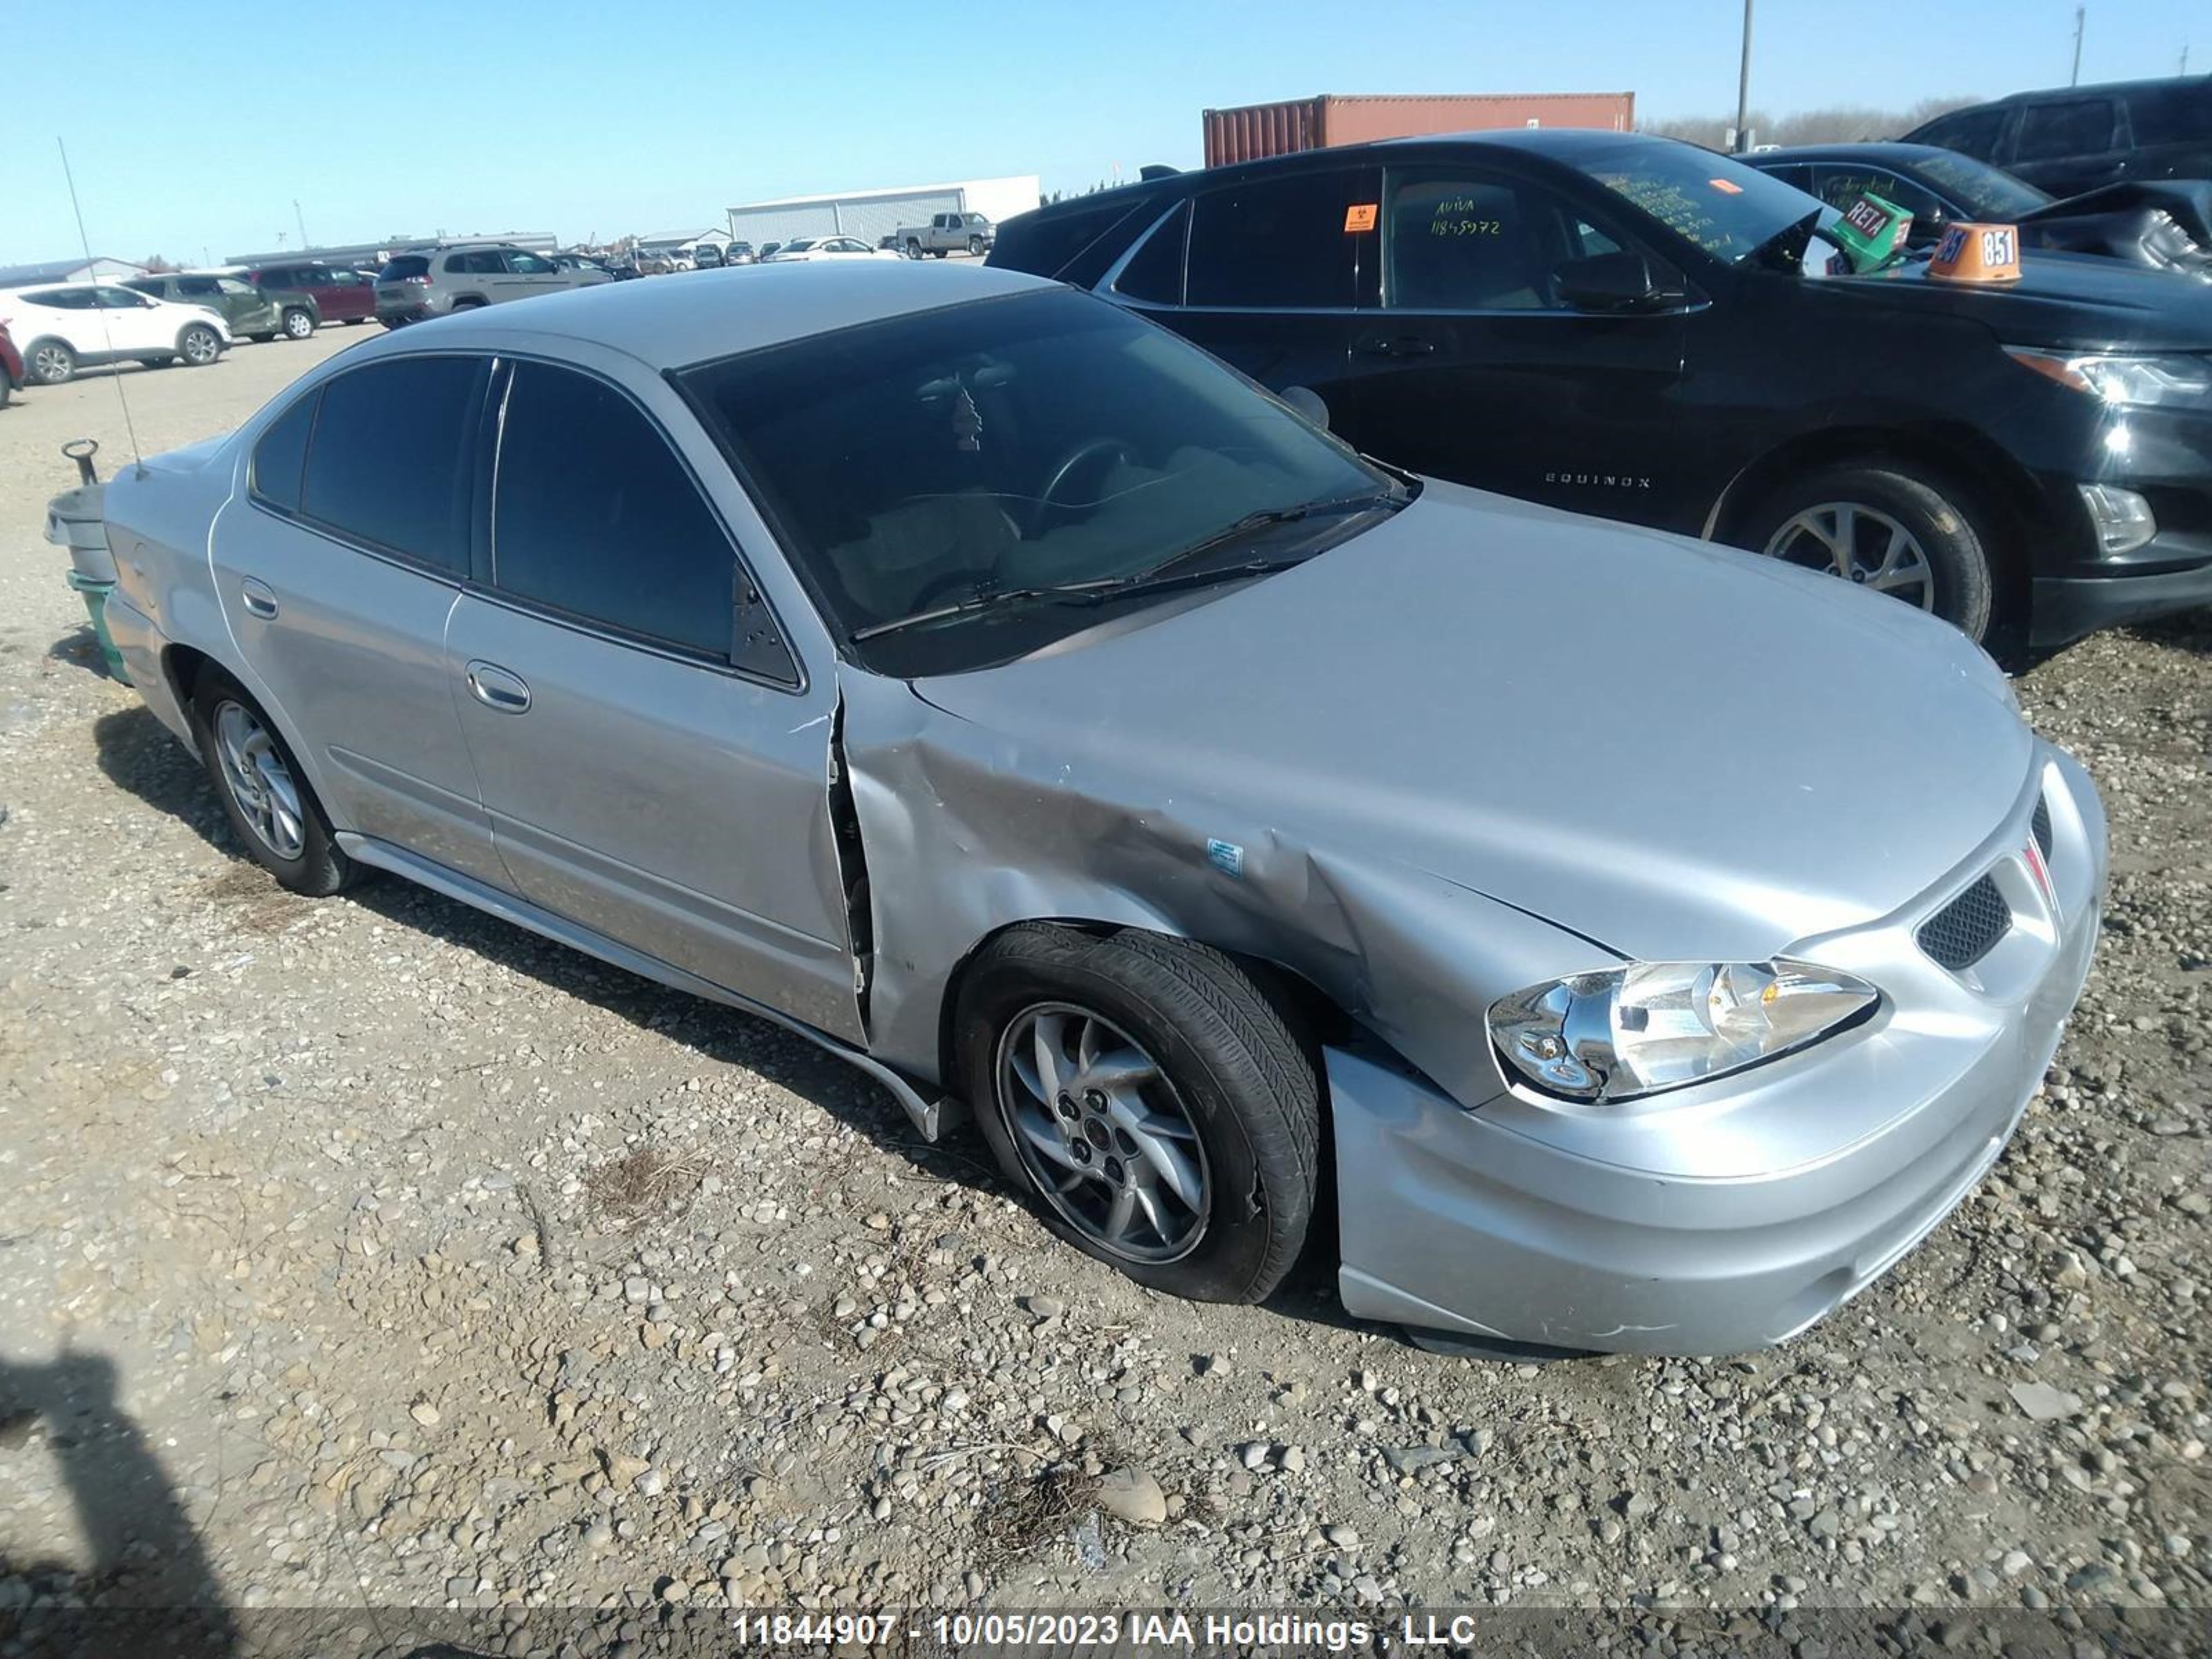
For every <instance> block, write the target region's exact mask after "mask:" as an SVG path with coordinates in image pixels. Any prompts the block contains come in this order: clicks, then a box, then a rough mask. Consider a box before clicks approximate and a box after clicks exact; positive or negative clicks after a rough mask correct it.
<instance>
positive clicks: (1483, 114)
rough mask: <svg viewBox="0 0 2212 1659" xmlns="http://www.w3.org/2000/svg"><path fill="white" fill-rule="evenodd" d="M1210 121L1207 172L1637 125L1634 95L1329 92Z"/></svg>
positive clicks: (1212, 113)
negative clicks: (1264, 160) (1345, 147)
mask: <svg viewBox="0 0 2212 1659" xmlns="http://www.w3.org/2000/svg"><path fill="white" fill-rule="evenodd" d="M1205 122H1206V166H1208V167H1222V166H1225V165H1226V164H1228V163H1229V162H1231V161H1258V160H1260V159H1261V157H1262V156H1267V155H1290V154H1291V152H1292V151H1294V150H1301V149H1328V148H1329V147H1330V146H1332V145H1336V144H1362V143H1367V142H1368V141H1369V140H1370V139H1374V138H1411V137H1417V136H1419V135H1421V134H1424V133H1431V132H1483V131H1496V130H1497V129H1498V128H1500V127H1601V128H1603V129H1605V130H1606V131H1612V132H1626V131H1630V130H1631V129H1632V128H1633V127H1634V126H1635V125H1636V94H1634V93H1632V92H1474V93H1464V94H1460V93H1453V94H1441V95H1437V96H1422V95H1418V94H1409V95H1407V96H1405V97H1396V96H1391V95H1388V94H1383V95H1376V96H1362V95H1358V94H1352V95H1348V96H1347V95H1346V94H1339V93H1329V92H1325V93H1322V94H1320V95H1319V96H1317V97H1313V98H1285V99H1284V100H1282V101H1281V102H1279V103H1274V104H1246V105H1243V106H1240V107H1238V108H1236V109H1210V110H1207V111H1206V112H1205Z"/></svg>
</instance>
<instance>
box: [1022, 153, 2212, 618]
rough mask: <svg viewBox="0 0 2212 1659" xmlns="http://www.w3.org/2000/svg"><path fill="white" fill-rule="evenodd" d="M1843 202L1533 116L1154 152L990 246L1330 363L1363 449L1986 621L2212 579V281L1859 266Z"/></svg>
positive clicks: (1312, 368) (2123, 607)
mask: <svg viewBox="0 0 2212 1659" xmlns="http://www.w3.org/2000/svg"><path fill="white" fill-rule="evenodd" d="M1761 159H1762V161H1764V162H1766V163H1768V164H1772V165H1775V166H1777V167H1778V169H1787V168H1794V167H1800V166H1802V165H1805V163H1804V162H1803V161H1802V159H1793V158H1788V157H1783V158H1780V159H1779V160H1778V158H1776V157H1773V156H1768V157H1764V158H1761ZM1810 165H1811V166H1812V167H1813V168H1814V176H1813V180H1812V182H1814V185H1815V186H1816V188H1817V187H1818V186H1819V185H1820V182H1821V179H1822V169H1823V168H1825V167H1828V166H1829V165H1830V164H1829V163H1826V162H1823V161H1819V160H1818V159H1815V160H1814V161H1813V162H1812V163H1811V164H1810ZM1836 219H1837V213H1836V210H1835V209H1834V208H1833V207H1832V206H1831V205H1829V204H1828V203H1826V202H1825V201H1822V200H1820V199H1819V198H1818V197H1814V196H1809V195H1807V194H1805V193H1804V192H1802V191H1800V190H1798V189H1796V188H1795V187H1794V186H1792V185H1790V184H1787V183H1785V182H1784V179H1783V178H1782V177H1780V176H1775V175H1773V174H1770V173H1765V172H1760V171H1758V170H1755V169H1754V168H1752V167H1746V166H1743V165H1741V164H1740V163H1738V162H1737V161H1734V160H1731V159H1729V158H1727V157H1723V156H1719V155H1713V154H1712V153H1711V152H1709V151H1705V150H1701V149H1696V148H1694V147H1692V146H1689V145H1686V144H1680V143H1672V142H1670V141H1668V140H1663V139H1658V138H1651V137H1639V136H1635V135H1628V134H1615V133H1602V132H1577V131H1527V132H1515V133H1511V134H1498V135H1485V136H1482V137H1463V138H1435V139H1403V140H1396V141H1392V142H1389V143H1380V144H1373V145H1367V146H1353V147H1349V148H1344V149H1326V150H1319V151H1311V152H1307V153H1304V154H1301V155H1291V156H1285V157H1280V158H1277V159H1274V160H1270V161H1259V162H1254V163H1249V164H1247V165H1244V166H1242V167H1226V168H1218V169H1215V170H1212V171H1210V172H1206V173H1188V174H1179V175H1174V176H1170V177H1166V178H1158V179H1151V180H1148V181H1146V182H1142V183H1139V184H1137V185H1130V186H1128V187H1127V188H1124V189H1121V190H1117V191H1110V192H1107V193H1104V194H1101V195H1097V196H1088V197H1078V198H1075V199H1073V200H1071V201H1067V202H1064V203H1060V204H1055V205H1054V206H1051V207H1048V208H1044V209H1042V210H1039V211H1037V212H1035V213H1031V214H1027V215H1024V216H1022V217H1020V218H1018V219H1015V220H1012V221H1010V222H1008V223H1006V225H1004V226H1002V227H1000V233H999V238H998V242H997V245H996V246H995V247H994V250H993V252H992V254H991V257H990V263H991V264H994V265H996V266H1000V267H1006V268H1012V269H1014V270H1026V271H1030V272H1034V273H1036V274H1037V275H1041V276H1054V277H1058V278H1060V279H1061V280H1063V281H1066V282H1070V283H1074V284H1076V285H1077V286H1079V287H1082V288H1085V289H1091V290H1092V291H1094V292H1096V293H1097V294H1099V295H1102V296H1103V297H1105V298H1107V299H1109V300H1111V301H1113V302H1114V303H1115V304H1117V305H1120V306H1122V307H1127V308H1128V309H1130V310H1132V311H1134V312H1137V313H1139V314H1141V315H1144V316H1146V317H1149V318H1152V319H1154V320H1157V321H1158V322H1161V323H1163V324H1164V325H1167V326H1169V327H1170V328H1172V329H1174V330H1176V331H1177V332H1179V333H1182V334H1183V335H1185V336H1186V337H1188V338H1190V339H1192V340H1194V341H1196V342H1197V343H1199V344H1200V345H1203V346H1205V347H1206V348H1207V349H1210V350H1212V351H1213V352H1214V353H1216V354H1217V355H1218V356H1222V357H1224V358H1225V359H1226V360H1227V361H1229V362H1231V363H1233V364H1234V365H1236V366H1237V368H1241V369H1243V371H1244V372H1245V373H1246V374H1249V375H1251V376H1252V377H1253V378H1254V379H1255V380H1259V381H1261V383H1262V384H1264V385H1266V386H1270V387H1273V388H1275V389H1277V390H1278V391H1282V390H1285V389H1287V388H1291V387H1299V388H1304V389H1306V390H1307V391H1309V392H1311V393H1313V394H1317V396H1318V398H1320V400H1321V402H1322V404H1324V405H1325V406H1326V410H1327V414H1328V421H1329V423H1330V425H1331V427H1332V428H1333V429H1334V430H1335V431H1337V432H1339V433H1340V434H1342V435H1344V436H1345V437H1346V438H1347V439H1348V440H1349V441H1351V442H1352V444H1353V445H1354V447H1357V448H1358V449H1360V450H1362V451H1364V452H1365V453H1370V454H1372V455H1376V456H1379V457H1382V458H1383V459H1387V460H1389V461H1391V462H1393V463H1395V464H1397V465H1403V466H1406V467H1408V468H1411V469H1413V471H1419V472H1424V473H1428V474H1431V475H1434V476H1436V477H1443V478H1449V479H1452V480H1455V481H1457V482H1460V483H1470V484H1477V485H1480V486H1482V487H1484V488H1486V489H1497V490H1500V491H1503V492H1504V493H1505V494H1508V495H1517V496H1521V497H1523V498H1526V499H1528V500H1530V501H1540V502H1543V503H1546V504H1547V505H1551V506H1556V507H1569V508H1572V509H1575V510H1577V511H1580V512H1585V513H1599V514H1601V515H1603V516H1606V517H1610V518H1618V519H1625V520H1631V521H1632V522H1635V523H1638V524H1644V525H1649V526H1656V527H1658V528H1662V529H1666V530H1671V531H1675V532H1680V533H1683V534H1686V535H1692V536H1697V537H1700V538H1706V539H1710V540H1718V541H1723V542H1728V543H1731V544H1735V545H1737V546H1741V547H1747V548H1750V549H1753V550H1758V551H1762V552H1765V553H1766V554H1769V555H1771V556H1774V557H1776V558H1778V559H1779V560H1782V561H1784V562H1789V563H1793V564H1798V565H1802V566H1805V567H1807V568H1813V569H1818V570H1826V571H1828V572H1830V573H1832V574H1835V575H1838V576H1841V577H1844V578H1846V579H1848V580H1850V581H1852V582H1854V583H1857V584H1860V585H1863V586H1869V587H1871V588H1873V589H1875V590H1876V591H1879V592H1886V593H1889V594H1891V595H1893V596H1894V597H1896V598H1898V599H1902V600H1905V602H1907V603H1908V604H1910V605H1913V606H1915V607H1916V608H1917V609H1920V610H1923V611H1929V612H1931V613H1933V614H1935V615H1936V616H1938V617H1942V618H1943V619H1944V620H1946V621H1948V622H1950V623H1953V624H1954V625H1955V626H1957V627H1959V628H1960V629H1963V630H1964V631H1965V632H1966V633H1967V634H1968V635H1972V637H1974V638H1976V639H1981V640H1989V641H1992V642H1993V643H2004V642H2017V641H2026V642H2027V643H2030V644H2033V645H2056V644H2059V643H2063V641H2068V640H2070V639H2073V638H2075V637H2077V636H2078V635H2081V634H2084V633H2087V632H2088V631H2090V630H2091V629H2096V628H2100V627H2104V626H2106V625H2108V624H2111V623H2118V622H2123V621H2127V620H2130V619H2134V618H2141V617H2154V616H2158V615H2160V614H2163V613H2166V612H2170V611H2177V610H2182V609H2186V608H2191V607H2194V606H2197V605H2204V604H2207V603H2212V285H2208V284H2206V283H2202V282H2198V281H2196V280H2193V279H2189V278H2186V277H2184V276H2176V275H2173V274H2172V273H2169V272H2166V271H2160V270H2142V269H2130V267H2129V266H2128V265H2127V264H2124V263H2122V262H2121V261H2119V260H2117V259H2112V258H2088V257H2082V256H2080V255H2076V254H2067V253H2051V252H2037V251H2033V250H2031V251H2030V252H2027V254H2025V255H2024V256H2022V257H2021V259H2020V261H2019V274H2018V276H2017V278H2016V279H2015V280H2012V281H2008V282H2005V283H2001V284H1991V285H1974V284H1969V283H1957V282H1950V281H1945V280H1942V279H1941V278H1940V277H1939V276H1936V274H1934V272H1933V270H1932V267H1931V264H1930V263H1929V260H1928V259H1927V258H1925V257H1924V256H1923V257H1919V258H1908V259H1905V260H1901V261H1895V262H1892V263H1889V264H1885V265H1882V266H1881V268H1879V269H1872V270H1859V269H1857V268H1856V267H1855V266H1854V265H1853V264H1851V263H1850V260H1849V258H1848V256H1847V255H1846V254H1845V252H1844V248H1843V246H1842V244H1841V242H1840V241H1839V240H1837V239H1836V238H1835V237H1834V236H1832V234H1830V229H1831V228H1832V226H1833V225H1834V224H1835V222H1836Z"/></svg>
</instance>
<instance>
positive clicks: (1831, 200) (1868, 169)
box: [1744, 143, 2212, 282]
mask: <svg viewBox="0 0 2212 1659" xmlns="http://www.w3.org/2000/svg"><path fill="white" fill-rule="evenodd" d="M1744 160H1746V161H1748V162H1750V163H1751V165H1752V166H1753V167H1757V168H1758V169H1759V171H1760V172H1761V173H1772V174H1773V175H1774V176H1775V177H1776V178H1778V179H1784V180H1786V181H1787V182H1788V183H1790V184H1793V185H1796V186H1797V188H1798V189H1800V190H1802V191H1808V192H1809V193H1810V194H1812V195H1814V196H1817V197H1820V199H1821V200H1822V201H1824V202H1826V204H1828V205H1829V206H1831V207H1832V208H1838V209H1842V208H1845V207H1848V206H1850V204H1851V203H1852V201H1853V200H1855V199H1856V198H1857V197H1859V196H1861V195H1863V194H1865V193H1867V192H1869V191H1871V192H1873V193H1874V194H1875V195H1876V196H1879V197H1881V198H1882V199H1883V200H1885V201H1888V202H1893V203H1895V204H1897V205H1898V206H1899V207H1901V208H1905V209H1906V210H1909V211H1910V212H1911V215H1912V241H1913V244H1914V245H1915V246H1926V245H1927V244H1929V243H1931V242H1933V241H1934V240H1936V238H1937V237H1938V236H1939V235H1941V234H1942V228H1943V227H1944V226H1945V225H1947V224H1949V223H1951V222H1953V221H1954V220H1961V219H1964V220H1968V221H1972V222H1978V223H1982V224H1991V223H1995V224H2016V225H2018V226H2019V227H2020V240H2021V244H2022V245H2023V246H2027V247H2036V248H2048V249H2051V250H2054V251H2057V252H2067V253H2101V254H2105V255H2107V256H2108V257H2110V258H2118V259H2125V260H2127V261H2129V262H2130V264H2139V265H2149V266H2151V267H2153V268H2154V269H2156V270H2179V271H2181V272H2184V273H2185V274H2186V275H2189V276H2198V277H2202V278H2203V279H2204V280H2206V281H2208V282H2212V184H2205V183H2203V182H2201V181H2198V180H2194V179H2149V180H2145V181H2142V182H2139V183H2138V182H2130V183H2124V184H2112V185H2101V186H2100V187H2099V188H2097V189H2095V190H2093V191H2087V192H2085V193H2084V194H2082V195H2080V196H2069V197H2064V198H2061V197H2056V196H2053V195H2051V194H2050V193H2049V192H2048V191H2042V190H2039V189H2037V188H2036V187H2035V186H2034V185H2031V184H2029V183H2027V181H2026V180H2025V179H2015V178H2014V177H2013V175H2012V174H2010V173H2007V172H2004V171H2003V170H2002V168H1998V167H1991V166H1990V164H1989V163H1988V162H1986V161H1976V160H1975V159H1974V158H1973V157H1972V156H1971V155H1960V154H1959V153H1958V151H1956V150H1950V149H1937V148H1936V146H1935V145H1933V144H1902V143H1898V144H1886V143H1867V144H1806V145H1801V146H1799V147H1796V148H1795V149H1771V150H1765V151H1762V152H1761V153H1760V154H1759V155H1747V156H1746V157H1744Z"/></svg>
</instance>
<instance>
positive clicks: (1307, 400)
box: [1275, 386, 1328, 432]
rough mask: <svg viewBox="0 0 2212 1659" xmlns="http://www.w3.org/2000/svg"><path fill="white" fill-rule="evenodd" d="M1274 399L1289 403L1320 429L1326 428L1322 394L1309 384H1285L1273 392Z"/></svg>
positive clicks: (1325, 412) (1325, 411)
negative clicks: (1279, 389)
mask: <svg viewBox="0 0 2212 1659" xmlns="http://www.w3.org/2000/svg"><path fill="white" fill-rule="evenodd" d="M1275 397H1276V400H1277V401H1278V402H1279V403H1283V404H1287V405H1289V407H1290V408H1291V409H1292V410H1296V411H1297V413H1298V414H1300V415H1303V416H1305V418H1306V419H1307V420H1308V421H1310V422H1312V423H1313V424H1314V425H1316V426H1317V427H1319V428H1321V429H1322V431H1324V432H1326V431H1328V404H1326V403H1323V402H1322V395H1321V393H1320V392H1316V391H1315V390H1314V389H1313V388H1312V387H1311V386H1285V387H1284V388H1283V389H1282V390H1281V391H1280V392H1277V393H1276V394H1275Z"/></svg>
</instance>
